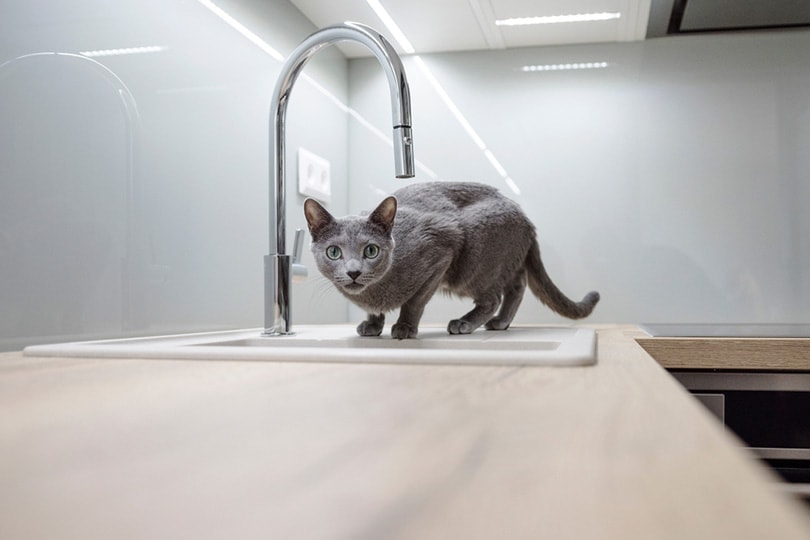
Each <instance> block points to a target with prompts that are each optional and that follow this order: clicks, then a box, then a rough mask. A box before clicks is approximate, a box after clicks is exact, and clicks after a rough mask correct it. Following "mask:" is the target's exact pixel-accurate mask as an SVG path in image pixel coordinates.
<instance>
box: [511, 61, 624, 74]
mask: <svg viewBox="0 0 810 540" xmlns="http://www.w3.org/2000/svg"><path fill="white" fill-rule="evenodd" d="M608 65H609V64H608V63H607V62H579V63H572V64H543V65H538V66H523V67H521V68H520V71H525V72H532V71H568V70H572V69H602V68H606V67H608Z"/></svg>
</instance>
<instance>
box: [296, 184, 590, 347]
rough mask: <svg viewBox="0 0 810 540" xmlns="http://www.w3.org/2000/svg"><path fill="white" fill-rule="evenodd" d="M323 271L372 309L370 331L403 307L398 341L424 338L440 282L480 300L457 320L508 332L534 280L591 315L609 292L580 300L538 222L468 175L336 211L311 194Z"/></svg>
mask: <svg viewBox="0 0 810 540" xmlns="http://www.w3.org/2000/svg"><path fill="white" fill-rule="evenodd" d="M304 215H305V217H306V220H307V226H308V228H309V232H310V234H311V236H312V252H313V255H314V256H315V262H316V264H317V266H318V270H320V272H321V273H322V274H323V275H324V276H325V277H326V278H328V279H329V280H330V281H331V282H332V283H333V284H334V285H335V287H337V289H338V291H340V292H341V293H342V294H343V295H344V296H345V297H346V298H348V299H349V300H350V301H351V302H353V303H354V304H356V305H357V306H359V307H360V308H362V309H363V310H365V311H366V313H367V314H368V317H367V318H366V320H365V321H363V322H361V323H360V324H359V325H358V327H357V333H358V334H359V335H361V336H379V335H380V334H381V333H382V330H383V326H384V323H385V314H386V313H388V312H390V311H393V310H395V309H399V310H400V311H399V318H398V320H397V322H396V324H394V325H393V326H392V328H391V336H392V337H394V338H396V339H406V338H414V337H416V336H417V333H418V328H419V321H420V319H421V317H422V313H423V311H424V309H425V305H426V304H427V303H428V301H429V300H430V299H431V297H432V296H433V294H434V293H435V292H436V291H437V290H444V291H445V292H449V293H451V294H455V295H457V296H460V297H468V298H472V300H473V302H474V305H475V308H474V309H473V310H472V311H470V312H469V313H467V314H466V315H463V316H462V317H461V318H459V319H453V320H451V321H450V323H449V324H448V326H447V331H448V332H449V333H450V334H469V333H471V332H472V331H474V330H475V329H476V328H478V327H480V326H481V325H482V324H484V325H485V327H486V328H487V329H489V330H506V329H507V328H508V327H509V325H510V324H511V323H512V319H513V318H514V316H515V314H516V313H517V310H518V306H519V305H520V302H521V300H522V299H523V293H524V291H525V289H526V285H527V282H528V286H529V288H530V289H531V291H532V292H533V293H534V294H535V295H536V296H537V297H538V298H539V299H540V300H541V301H542V302H543V303H544V304H546V305H547V306H548V307H550V308H551V309H552V310H554V311H555V312H557V313H559V314H560V315H563V316H565V317H568V318H571V319H580V318H583V317H587V316H588V315H590V313H591V311H593V308H594V306H595V305H596V303H597V302H598V301H599V293H598V292H596V291H593V292H590V293H588V294H587V295H586V296H585V297H584V298H583V299H582V301H580V302H574V301H572V300H570V299H569V298H568V297H567V296H565V295H564V294H563V293H562V292H561V291H560V289H558V288H557V286H556V285H555V284H554V283H553V282H552V281H551V278H549V276H548V274H547V273H546V270H545V268H544V267H543V263H542V261H541V259H540V248H539V246H538V244H537V239H536V235H535V229H534V225H532V223H531V222H530V221H529V219H528V218H527V217H526V215H525V214H524V213H523V211H522V210H521V209H520V207H519V206H518V205H517V203H515V202H514V201H512V200H510V199H508V198H507V197H505V196H503V195H501V194H500V193H499V192H498V191H497V190H496V189H495V188H492V187H490V186H487V185H484V184H477V183H467V182H426V183H414V184H410V185H408V186H406V187H403V188H402V189H399V190H397V191H396V192H394V193H393V195H392V196H390V197H386V198H385V199H384V200H383V201H382V202H381V203H380V204H379V205H378V206H377V208H375V209H374V211H372V212H371V213H368V214H365V215H360V216H348V217H344V218H335V217H333V216H332V215H331V214H330V213H329V212H328V211H327V210H326V209H325V208H324V207H323V206H321V204H320V203H318V202H317V201H315V200H314V199H307V200H306V201H305V202H304Z"/></svg>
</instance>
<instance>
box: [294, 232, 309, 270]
mask: <svg viewBox="0 0 810 540" xmlns="http://www.w3.org/2000/svg"><path fill="white" fill-rule="evenodd" d="M303 250H304V230H303V229H296V230H295V239H294V240H293V252H292V280H293V282H294V283H300V282H302V281H306V279H307V274H308V272H307V267H306V266H304V265H303V264H301V252H302V251H303Z"/></svg>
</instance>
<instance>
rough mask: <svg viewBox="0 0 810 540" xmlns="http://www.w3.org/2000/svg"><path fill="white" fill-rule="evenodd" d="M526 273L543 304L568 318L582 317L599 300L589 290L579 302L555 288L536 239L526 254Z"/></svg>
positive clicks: (596, 293)
mask: <svg viewBox="0 0 810 540" xmlns="http://www.w3.org/2000/svg"><path fill="white" fill-rule="evenodd" d="M526 270H527V272H526V274H527V275H528V278H529V289H531V291H532V292H533V293H534V295H535V296H536V297H537V298H539V299H540V301H541V302H543V303H544V304H545V305H547V306H548V307H550V308H551V309H552V310H554V311H556V312H557V313H559V314H560V315H562V316H563V317H568V318H569V319H582V318H583V317H587V316H588V315H590V314H591V311H593V308H594V306H596V303H597V302H599V293H598V292H596V291H591V292H589V293H588V294H586V295H585V298H583V299H582V301H580V302H574V301H573V300H571V299H570V298H568V297H567V296H565V294H563V292H562V291H561V290H560V289H558V288H557V286H556V285H555V284H554V282H553V281H551V278H550V277H549V276H548V274H547V273H546V268H545V267H544V266H543V261H542V260H541V259H540V247H539V246H538V245H537V241H535V242H534V243H533V244H532V247H531V248H530V249H529V253H528V255H526Z"/></svg>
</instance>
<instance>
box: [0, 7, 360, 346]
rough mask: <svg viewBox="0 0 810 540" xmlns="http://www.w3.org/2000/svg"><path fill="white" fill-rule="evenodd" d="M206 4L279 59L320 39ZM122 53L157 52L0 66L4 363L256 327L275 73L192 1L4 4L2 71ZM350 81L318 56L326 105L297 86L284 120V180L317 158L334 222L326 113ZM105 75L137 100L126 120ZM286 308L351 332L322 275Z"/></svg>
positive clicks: (281, 20) (295, 15)
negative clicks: (87, 347) (131, 340)
mask: <svg viewBox="0 0 810 540" xmlns="http://www.w3.org/2000/svg"><path fill="white" fill-rule="evenodd" d="M217 6H219V7H221V8H222V9H224V10H226V11H227V12H228V13H229V14H230V15H232V16H233V17H234V18H235V19H237V20H238V21H240V22H241V23H242V24H244V25H245V26H246V27H248V28H249V29H250V30H252V31H253V32H255V33H256V34H257V35H258V36H259V37H260V38H261V39H263V40H264V41H265V42H266V43H267V44H269V45H271V46H272V47H273V48H275V49H276V50H278V51H279V52H280V53H281V54H282V55H283V56H286V55H287V54H289V52H290V51H291V50H292V49H293V48H294V47H295V46H296V45H297V44H298V43H299V42H300V41H301V40H302V39H303V38H304V37H306V35H308V34H309V33H311V32H312V31H314V30H315V28H314V27H313V26H312V25H311V23H310V22H309V21H308V20H307V19H305V18H304V17H303V16H302V15H301V14H300V13H299V12H298V11H297V10H296V9H294V8H293V7H292V6H291V5H290V4H289V3H288V2H286V1H285V0H274V1H264V0H262V1H259V0H242V1H240V2H234V1H227V0H223V1H221V2H217ZM135 46H160V47H163V50H162V51H160V52H155V53H148V54H133V55H125V56H124V55H122V56H107V57H97V58H95V60H96V61H98V62H99V63H100V64H101V65H102V66H98V65H96V64H94V63H93V62H90V61H88V60H87V59H81V58H76V57H72V56H59V57H57V56H54V55H49V56H39V57H29V58H26V59H24V60H18V61H15V62H12V63H11V64H6V66H5V67H4V68H0V126H2V129H1V130H0V178H1V179H2V182H1V183H0V276H2V278H1V279H0V350H3V349H5V350H9V349H15V348H20V347H22V346H24V345H26V344H29V343H35V342H46V341H63V340H67V339H79V338H88V337H95V336H115V335H138V334H154V333H171V332H180V331H201V330H207V329H222V328H244V327H259V326H261V325H262V324H263V256H264V255H265V254H267V253H268V252H269V248H268V218H267V209H268V159H269V152H268V125H269V102H270V97H271V94H272V89H273V85H274V84H275V81H276V78H277V76H278V72H279V69H280V66H281V62H280V61H279V60H276V59H274V58H273V57H271V56H269V55H268V54H267V53H266V52H264V51H262V50H261V49H260V48H259V47H257V46H256V45H255V44H253V43H251V42H250V41H248V39H246V38H245V37H244V36H243V35H240V34H239V33H238V32H236V31H235V30H234V29H233V28H231V27H230V26H228V25H227V24H226V23H225V22H223V20H222V19H220V18H219V17H217V16H215V15H214V14H213V13H212V12H211V11H210V10H208V9H206V8H205V7H204V5H203V3H202V2H196V1H182V0H117V1H116V2H106V1H102V0H74V1H72V2H69V3H67V2H59V1H57V0H12V1H10V2H9V1H6V2H4V3H3V4H2V7H0V64H3V63H4V62H8V61H11V60H13V59H15V58H18V57H20V56H23V55H29V54H32V53H39V52H63V53H73V54H75V53H78V52H79V51H88V50H98V49H112V48H121V47H135ZM106 70H110V71H111V72H112V73H107V71H106ZM347 70H348V67H347V61H346V59H345V57H344V56H343V55H342V54H340V53H339V52H338V51H336V50H325V51H323V52H320V53H319V54H318V55H317V56H316V57H315V59H314V60H313V61H312V62H311V63H310V64H309V65H308V66H307V68H306V69H305V74H307V75H310V76H312V77H313V78H314V79H315V80H316V81H318V83H319V84H321V85H322V86H323V87H325V89H326V90H327V91H328V92H329V93H330V94H331V95H332V96H333V97H332V98H330V97H329V96H327V95H325V94H323V93H322V92H319V91H318V90H316V88H315V87H314V86H313V85H311V84H309V83H307V82H306V81H301V82H299V83H298V84H297V85H296V88H295V91H294V92H293V97H292V99H291V100H290V106H289V112H288V119H289V122H288V140H287V145H288V152H289V154H288V158H289V160H290V161H289V168H288V175H292V178H293V179H294V178H295V176H294V175H295V172H296V168H295V150H296V149H297V148H298V147H299V146H300V147H304V148H307V149H309V150H310V151H313V152H315V153H316V154H319V155H321V156H323V157H325V158H327V159H329V160H330V161H331V165H332V177H333V183H334V193H335V196H334V197H333V201H332V203H331V206H330V207H331V208H332V209H333V210H334V211H335V212H336V213H345V212H346V211H347V199H346V194H347V192H348V189H347V187H346V184H347V181H346V175H347V167H348V164H347V142H348V136H347V130H348V117H347V114H346V112H345V110H341V109H340V108H338V107H335V105H334V102H333V99H338V100H340V101H343V102H346V101H347V100H348V93H347V92H348V80H347ZM116 77H117V78H118V79H120V83H121V84H122V85H124V86H125V87H126V89H128V91H129V92H130V93H131V95H132V98H133V99H134V105H132V106H130V108H131V109H132V110H131V111H130V113H131V114H130V116H131V119H130V120H129V121H128V120H127V114H126V113H127V108H126V107H125V101H124V100H122V97H121V95H123V94H119V91H121V92H123V91H122V89H121V87H119V86H118V85H117V83H116V79H115V78H116ZM135 109H137V111H136V110H135ZM130 143H131V145H132V151H131V152H129V150H128V149H129V148H130ZM130 156H131V163H130V159H129V158H130ZM130 165H131V173H130ZM302 200H303V197H301V196H299V195H298V194H297V192H296V189H295V186H294V183H293V184H292V185H290V186H289V189H288V215H289V223H288V232H289V235H290V237H291V236H292V231H293V230H294V229H295V228H296V227H304V220H303V217H302V214H301V204H302ZM306 259H307V260H306V261H305V262H307V263H308V266H310V268H313V269H314V264H313V263H312V261H311V255H309V254H308V253H307V254H306ZM293 299H294V304H293V312H294V313H295V317H296V321H299V322H335V321H344V320H345V319H346V311H347V306H346V302H345V301H344V300H343V299H342V298H339V297H338V296H337V295H336V294H334V293H333V292H331V291H329V290H327V289H326V288H325V287H324V284H323V282H322V281H320V280H318V279H317V278H315V279H310V280H309V281H308V282H307V283H305V284H303V285H296V288H295V291H294V295H293Z"/></svg>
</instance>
